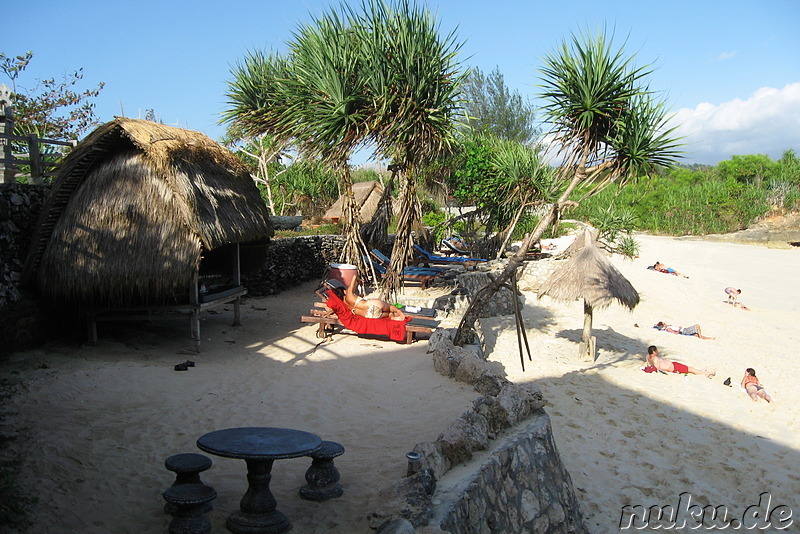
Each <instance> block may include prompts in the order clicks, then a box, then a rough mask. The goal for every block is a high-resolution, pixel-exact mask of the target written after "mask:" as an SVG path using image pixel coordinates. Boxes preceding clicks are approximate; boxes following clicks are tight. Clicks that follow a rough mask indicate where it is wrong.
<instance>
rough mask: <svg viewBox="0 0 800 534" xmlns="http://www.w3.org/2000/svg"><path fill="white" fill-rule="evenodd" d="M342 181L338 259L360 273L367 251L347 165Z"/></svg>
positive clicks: (363, 267) (364, 265)
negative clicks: (342, 223)
mask: <svg viewBox="0 0 800 534" xmlns="http://www.w3.org/2000/svg"><path fill="white" fill-rule="evenodd" d="M342 182H343V185H344V187H343V189H344V193H343V195H344V199H343V200H344V202H343V203H342V215H344V221H345V222H344V236H345V237H344V246H342V252H341V254H340V256H339V257H340V261H342V262H344V263H349V264H351V265H355V266H356V268H358V271H359V272H361V273H365V272H366V268H367V265H366V263H365V261H364V254H366V253H367V249H366V246H365V245H364V242H363V241H362V240H361V217H360V214H359V207H358V206H357V205H356V199H355V196H354V195H353V182H352V181H351V180H350V171H349V170H348V168H347V165H345V166H344V169H343V172H342Z"/></svg>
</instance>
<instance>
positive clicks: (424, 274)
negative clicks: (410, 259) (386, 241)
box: [364, 258, 439, 289]
mask: <svg viewBox="0 0 800 534" xmlns="http://www.w3.org/2000/svg"><path fill="white" fill-rule="evenodd" d="M364 259H365V260H368V261H371V262H372V266H373V267H374V268H375V272H377V273H378V275H380V276H381V277H383V276H386V272H387V269H386V268H385V267H384V266H383V265H381V264H380V263H378V262H377V261H375V260H372V259H371V258H364ZM437 274H439V273H436V272H432V271H430V270H427V269H417V268H415V267H406V268H405V269H403V272H402V277H403V282H404V283H405V282H419V284H420V286H422V289H426V288H427V287H428V284H430V283H431V282H432V281H433V280H434V278H436V275H437Z"/></svg>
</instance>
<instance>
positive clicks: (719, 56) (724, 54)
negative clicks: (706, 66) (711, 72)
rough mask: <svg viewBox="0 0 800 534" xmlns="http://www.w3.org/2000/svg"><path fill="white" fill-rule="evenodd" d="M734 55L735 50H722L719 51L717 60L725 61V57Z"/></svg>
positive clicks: (728, 57)
mask: <svg viewBox="0 0 800 534" xmlns="http://www.w3.org/2000/svg"><path fill="white" fill-rule="evenodd" d="M734 56H736V51H735V50H734V51H733V52H723V53H721V54H720V55H718V56H717V60H719V61H725V60H726V59H731V58H733V57H734Z"/></svg>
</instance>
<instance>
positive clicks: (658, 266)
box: [648, 261, 689, 278]
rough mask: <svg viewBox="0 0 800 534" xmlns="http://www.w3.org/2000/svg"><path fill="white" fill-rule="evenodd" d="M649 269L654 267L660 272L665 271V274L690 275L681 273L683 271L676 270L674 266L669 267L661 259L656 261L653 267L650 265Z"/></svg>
mask: <svg viewBox="0 0 800 534" xmlns="http://www.w3.org/2000/svg"><path fill="white" fill-rule="evenodd" d="M648 269H653V270H654V271H658V272H660V273H665V274H674V275H675V276H682V277H684V278H689V277H688V276H686V275H685V274H681V273H679V272H678V271H676V270H675V269H673V268H672V267H667V266H666V265H664V264H663V263H661V262H660V261H657V262H655V263H654V264H653V265H652V267H648Z"/></svg>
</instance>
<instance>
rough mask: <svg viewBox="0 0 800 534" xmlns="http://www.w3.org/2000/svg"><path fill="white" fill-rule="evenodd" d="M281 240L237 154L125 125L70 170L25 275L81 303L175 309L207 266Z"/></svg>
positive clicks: (68, 162)
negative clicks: (170, 304) (221, 255)
mask: <svg viewBox="0 0 800 534" xmlns="http://www.w3.org/2000/svg"><path fill="white" fill-rule="evenodd" d="M272 235H273V230H272V225H271V223H270V221H269V214H268V213H267V209H266V206H265V204H264V201H263V200H262V199H261V197H260V194H259V191H258V189H257V188H256V186H255V184H254V183H253V180H252V179H251V178H250V176H249V173H248V171H247V169H246V168H245V167H244V166H243V165H242V164H241V162H239V161H238V160H237V158H236V157H235V156H234V155H233V154H232V153H230V152H229V151H228V150H226V149H224V148H223V147H221V146H220V145H219V144H218V143H216V142H215V141H213V140H212V139H210V138H208V137H207V136H205V135H203V134H201V133H198V132H194V131H190V130H184V129H180V128H175V127H172V126H166V125H163V124H157V123H155V122H151V121H143V120H137V119H126V118H117V119H115V120H113V121H111V122H109V123H106V124H103V125H101V126H99V127H98V128H97V129H96V130H95V131H94V132H92V133H91V134H90V135H89V136H87V137H86V139H84V140H83V141H82V142H81V143H80V144H78V146H77V147H76V148H75V150H73V151H72V152H71V153H70V154H69V155H68V156H67V157H66V158H65V159H64V161H63V162H62V164H61V165H60V167H59V171H58V176H56V178H55V179H54V181H53V186H52V189H51V192H50V194H49V195H48V197H47V199H46V201H45V205H44V207H43V209H42V215H41V217H40V221H39V226H38V228H37V230H36V233H35V235H34V237H33V240H32V243H31V248H30V252H29V255H28V259H27V262H26V266H25V276H26V280H27V281H28V282H31V283H33V284H35V285H36V286H37V287H38V288H39V290H40V291H41V293H42V294H43V295H45V296H48V297H50V298H55V299H59V300H64V301H67V302H71V303H77V304H83V305H92V304H94V305H97V304H103V305H109V306H120V305H127V304H131V303H137V304H138V303H141V302H146V303H153V302H164V301H171V300H174V299H175V298H180V297H181V296H183V297H185V296H186V295H187V293H188V288H189V287H190V284H192V283H193V280H196V278H197V275H198V270H199V268H200V263H201V259H203V258H208V256H210V255H213V254H215V253H216V252H218V251H220V252H225V251H227V250H229V249H228V248H227V247H236V246H238V244H242V243H254V242H266V241H267V240H268V239H269V238H270V237H272Z"/></svg>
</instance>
